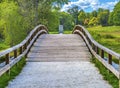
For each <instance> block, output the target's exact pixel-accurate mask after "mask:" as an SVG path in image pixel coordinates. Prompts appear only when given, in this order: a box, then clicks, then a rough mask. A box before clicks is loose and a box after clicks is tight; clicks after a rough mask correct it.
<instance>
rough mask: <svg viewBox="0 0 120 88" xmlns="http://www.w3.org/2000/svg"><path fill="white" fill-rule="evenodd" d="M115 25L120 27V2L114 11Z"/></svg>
mask: <svg viewBox="0 0 120 88" xmlns="http://www.w3.org/2000/svg"><path fill="white" fill-rule="evenodd" d="M111 19H112V18H111ZM113 23H114V24H115V25H120V1H119V2H118V3H117V4H116V5H115V8H114V10H113Z"/></svg>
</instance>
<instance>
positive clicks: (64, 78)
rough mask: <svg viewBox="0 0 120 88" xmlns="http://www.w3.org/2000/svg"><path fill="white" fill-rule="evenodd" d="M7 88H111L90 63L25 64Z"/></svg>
mask: <svg viewBox="0 0 120 88" xmlns="http://www.w3.org/2000/svg"><path fill="white" fill-rule="evenodd" d="M7 88H112V87H111V86H110V85H109V84H108V83H107V82H106V81H104V80H103V79H102V76H101V75H100V74H99V72H98V70H97V68H96V67H94V65H93V64H91V63H90V62H27V65H26V66H25V67H24V69H23V71H22V72H21V73H20V75H19V76H17V77H16V78H15V79H14V80H13V81H11V82H10V83H9V85H8V87H7Z"/></svg>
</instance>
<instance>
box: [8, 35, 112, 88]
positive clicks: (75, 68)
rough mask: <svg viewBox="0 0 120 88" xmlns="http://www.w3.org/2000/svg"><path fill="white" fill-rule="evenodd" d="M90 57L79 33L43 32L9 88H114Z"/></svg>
mask: <svg viewBox="0 0 120 88" xmlns="http://www.w3.org/2000/svg"><path fill="white" fill-rule="evenodd" d="M90 58H91V54H90V52H89V50H88V48H87V47H86V44H85V43H84V41H83V40H82V38H80V36H79V35H76V34H66V35H65V34H46V35H42V36H40V37H39V38H38V39H37V41H36V42H35V43H34V45H33V47H32V48H31V50H30V52H29V54H28V58H27V64H26V66H25V67H24V69H23V71H22V72H21V73H20V75H19V76H17V77H16V78H15V79H14V80H13V81H11V82H10V83H9V85H8V88H112V87H111V86H110V85H109V84H108V83H107V82H106V81H104V80H103V78H102V76H101V75H100V74H99V71H98V69H97V68H96V67H95V66H94V65H93V64H92V63H91V62H90Z"/></svg>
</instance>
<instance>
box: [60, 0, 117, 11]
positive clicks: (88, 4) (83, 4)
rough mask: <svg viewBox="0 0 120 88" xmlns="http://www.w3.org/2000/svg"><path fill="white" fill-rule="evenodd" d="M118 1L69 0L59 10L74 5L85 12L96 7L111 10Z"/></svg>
mask: <svg viewBox="0 0 120 88" xmlns="http://www.w3.org/2000/svg"><path fill="white" fill-rule="evenodd" d="M118 1H119V0H70V2H68V4H65V5H63V7H62V9H61V11H67V10H68V9H70V8H72V7H74V6H78V7H79V9H83V10H84V11H85V12H92V11H93V10H97V9H98V8H103V9H109V10H110V11H112V10H113V8H114V6H115V5H116V3H117V2H118Z"/></svg>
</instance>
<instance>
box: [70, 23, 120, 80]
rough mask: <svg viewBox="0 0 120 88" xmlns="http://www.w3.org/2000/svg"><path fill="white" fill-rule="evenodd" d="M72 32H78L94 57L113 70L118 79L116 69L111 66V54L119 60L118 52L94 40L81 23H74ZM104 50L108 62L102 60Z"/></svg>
mask: <svg viewBox="0 0 120 88" xmlns="http://www.w3.org/2000/svg"><path fill="white" fill-rule="evenodd" d="M72 33H73V34H79V35H80V36H81V37H82V38H83V39H84V41H85V42H86V45H87V46H88V48H89V50H90V52H91V53H92V55H94V56H95V57H96V58H98V60H99V61H100V62H101V63H102V64H103V65H104V66H105V67H106V68H108V69H109V70H110V71H111V72H113V74H115V76H116V77H117V78H119V79H120V77H119V75H120V73H119V71H118V70H116V69H115V68H113V66H112V56H114V57H116V59H118V60H119V61H120V54H118V53H116V52H114V51H112V50H110V49H108V48H106V47H104V46H103V45H101V44H99V43H98V42H96V41H95V40H94V39H93V38H92V36H91V35H90V33H89V32H88V31H87V30H86V29H85V28H84V27H83V26H81V25H76V26H75V27H74V29H73V32H72ZM100 50H101V52H100ZM105 52H106V53H107V54H108V63H106V61H105V60H104V58H105V57H104V54H105Z"/></svg>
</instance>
